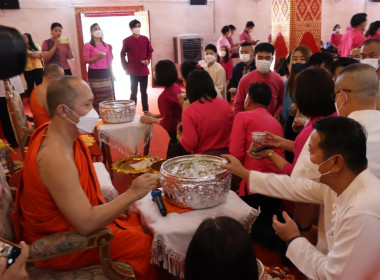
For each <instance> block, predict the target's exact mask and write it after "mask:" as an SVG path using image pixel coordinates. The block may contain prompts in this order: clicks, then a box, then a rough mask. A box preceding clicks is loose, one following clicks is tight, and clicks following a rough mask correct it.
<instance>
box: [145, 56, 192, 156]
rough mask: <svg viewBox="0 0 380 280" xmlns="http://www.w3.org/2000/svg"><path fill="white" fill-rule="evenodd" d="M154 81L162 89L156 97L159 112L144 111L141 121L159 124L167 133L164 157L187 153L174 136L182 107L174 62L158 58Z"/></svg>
mask: <svg viewBox="0 0 380 280" xmlns="http://www.w3.org/2000/svg"><path fill="white" fill-rule="evenodd" d="M153 76H154V83H155V85H156V86H163V87H164V91H163V92H161V94H160V96H159V97H158V110H160V113H159V114H152V113H149V112H146V113H145V116H141V118H140V122H141V123H146V124H150V123H155V124H159V125H161V126H162V127H163V128H164V129H165V130H166V131H167V132H168V134H169V137H170V141H169V145H168V151H167V154H166V158H172V157H176V156H181V155H186V154H188V153H187V152H186V151H185V150H184V148H183V147H182V146H181V144H180V143H179V142H178V140H177V137H176V129H177V125H178V124H179V123H180V122H181V115H182V107H181V105H180V103H179V99H178V95H179V94H180V93H181V89H180V87H179V86H178V85H177V83H176V82H177V80H178V73H177V68H176V67H175V65H174V63H173V62H172V61H170V60H160V61H159V62H158V63H157V64H156V66H155V69H154V75H153Z"/></svg>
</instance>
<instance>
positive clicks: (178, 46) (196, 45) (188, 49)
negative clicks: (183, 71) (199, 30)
mask: <svg viewBox="0 0 380 280" xmlns="http://www.w3.org/2000/svg"><path fill="white" fill-rule="evenodd" d="M173 47H174V63H175V64H176V66H177V68H178V69H179V67H180V66H181V64H182V63H183V62H185V61H199V60H201V59H202V52H203V49H204V37H203V35H199V34H182V35H177V36H174V37H173ZM179 74H180V72H179Z"/></svg>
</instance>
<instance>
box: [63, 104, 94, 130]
mask: <svg viewBox="0 0 380 280" xmlns="http://www.w3.org/2000/svg"><path fill="white" fill-rule="evenodd" d="M66 108H67V109H69V110H70V111H71V112H72V113H73V114H74V115H76V116H77V117H78V118H79V121H78V122H77V123H74V122H73V121H72V120H70V119H67V120H68V121H69V122H71V123H72V124H74V125H75V126H76V127H77V128H78V130H79V133H92V132H93V131H94V128H95V125H96V122H97V121H98V120H99V115H98V113H97V112H96V111H95V109H94V108H92V109H91V110H90V111H89V112H88V113H87V114H86V115H84V116H81V117H79V116H78V114H76V113H75V112H74V111H73V110H71V109H70V108H69V107H67V106H66Z"/></svg>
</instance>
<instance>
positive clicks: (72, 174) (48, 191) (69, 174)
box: [13, 76, 157, 280]
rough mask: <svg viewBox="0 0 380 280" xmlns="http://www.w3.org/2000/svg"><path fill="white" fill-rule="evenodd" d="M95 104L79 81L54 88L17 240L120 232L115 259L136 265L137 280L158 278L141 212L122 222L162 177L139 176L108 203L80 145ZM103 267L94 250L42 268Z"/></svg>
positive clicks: (18, 218)
mask: <svg viewBox="0 0 380 280" xmlns="http://www.w3.org/2000/svg"><path fill="white" fill-rule="evenodd" d="M92 100H93V94H92V92H91V89H90V87H89V86H88V85H87V84H86V83H85V82H84V81H82V80H81V79H79V78H76V77H70V76H64V77H60V78H57V79H56V80H54V81H52V82H51V83H50V84H49V86H48V90H47V104H48V108H49V112H51V114H52V119H51V122H50V124H44V125H41V126H40V127H39V128H37V129H36V131H35V132H34V134H33V136H32V138H31V140H30V142H29V146H28V152H27V154H26V158H25V163H24V168H23V171H22V172H23V173H22V182H21V184H20V187H19V190H18V192H17V197H16V203H15V205H16V210H15V212H14V214H13V221H14V227H15V231H16V236H17V238H18V240H25V241H26V242H27V243H32V242H33V241H35V240H37V239H39V238H41V237H43V236H46V235H50V234H53V233H57V232H62V231H70V230H77V231H79V232H80V233H82V234H89V233H91V232H93V231H95V230H97V229H99V228H102V227H109V228H111V229H112V230H113V233H114V239H113V241H112V243H111V258H112V260H114V261H122V262H128V263H129V264H131V265H132V267H133V268H134V270H135V273H136V276H137V279H147V280H150V279H155V267H154V266H153V265H151V264H150V247H151V242H152V238H151V236H149V235H147V234H146V233H144V231H143V229H142V227H141V225H140V223H139V220H138V217H137V215H136V214H135V213H133V214H131V215H130V216H129V217H128V218H127V219H123V220H121V219H117V218H118V217H119V216H121V215H122V214H123V213H124V211H125V210H127V208H128V207H129V205H131V203H133V202H134V201H136V200H138V199H140V198H142V197H144V196H145V195H146V194H147V193H148V192H150V191H151V190H152V189H154V188H155V187H156V184H157V176H156V175H153V174H144V175H142V176H139V177H137V178H136V179H135V180H134V181H133V182H132V184H131V186H130V187H129V189H128V190H127V191H126V192H124V193H123V194H121V195H120V196H119V197H118V198H116V199H115V200H113V201H111V202H109V203H105V202H104V199H103V197H102V196H101V192H100V188H99V183H98V180H97V177H96V173H95V170H94V168H93V165H92V160H91V155H90V153H89V151H88V149H87V147H86V146H85V145H84V143H83V142H82V141H80V140H79V141H78V140H77V138H78V136H79V131H78V126H79V124H80V123H81V122H82V120H83V119H86V116H87V114H88V113H89V112H90V111H92V110H93V107H92ZM80 116H81V117H82V118H81V119H79V117H80ZM87 117H88V116H87ZM81 124H83V123H81ZM94 125H95V124H94ZM63 167H64V168H63ZM99 263H100V260H99V255H98V253H97V249H92V250H88V251H83V252H78V253H73V254H70V255H66V256H63V257H59V258H55V259H53V260H46V261H42V262H37V263H36V266H38V267H43V268H47V269H71V268H78V267H83V266H89V265H94V264H99Z"/></svg>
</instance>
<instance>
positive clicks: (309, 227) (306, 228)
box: [297, 224, 313, 232]
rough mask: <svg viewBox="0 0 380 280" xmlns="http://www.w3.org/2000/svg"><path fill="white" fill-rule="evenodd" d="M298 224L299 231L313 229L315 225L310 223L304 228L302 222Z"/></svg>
mask: <svg viewBox="0 0 380 280" xmlns="http://www.w3.org/2000/svg"><path fill="white" fill-rule="evenodd" d="M297 226H298V230H299V231H304V232H305V231H309V230H311V228H312V227H313V224H310V225H308V226H307V227H305V228H303V227H301V225H300V224H297Z"/></svg>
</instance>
